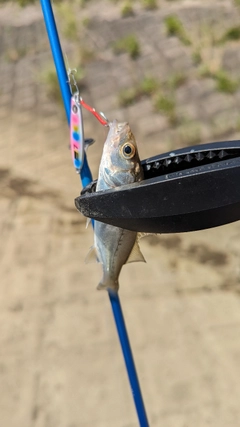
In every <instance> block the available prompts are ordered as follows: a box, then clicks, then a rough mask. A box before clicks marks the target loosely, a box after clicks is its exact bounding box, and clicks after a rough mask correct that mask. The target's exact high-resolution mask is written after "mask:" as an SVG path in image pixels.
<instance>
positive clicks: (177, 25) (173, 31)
mask: <svg viewBox="0 0 240 427" xmlns="http://www.w3.org/2000/svg"><path fill="white" fill-rule="evenodd" d="M164 22H165V25H166V29H167V34H168V36H176V37H178V38H179V40H181V42H182V43H184V44H185V45H190V44H191V41H190V39H189V37H188V36H187V34H186V31H185V29H184V27H183V24H182V23H181V21H180V19H179V18H178V17H177V16H176V15H169V16H167V17H166V18H165V20H164Z"/></svg>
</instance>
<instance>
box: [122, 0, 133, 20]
mask: <svg viewBox="0 0 240 427" xmlns="http://www.w3.org/2000/svg"><path fill="white" fill-rule="evenodd" d="M121 15H122V17H123V18H127V17H128V16H134V10H133V7H132V4H131V2H130V1H126V2H125V3H123V5H122V9H121Z"/></svg>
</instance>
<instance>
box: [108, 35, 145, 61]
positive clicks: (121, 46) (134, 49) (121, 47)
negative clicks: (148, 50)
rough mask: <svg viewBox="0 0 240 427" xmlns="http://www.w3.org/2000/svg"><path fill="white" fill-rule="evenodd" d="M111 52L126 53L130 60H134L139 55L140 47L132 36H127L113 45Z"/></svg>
mask: <svg viewBox="0 0 240 427" xmlns="http://www.w3.org/2000/svg"><path fill="white" fill-rule="evenodd" d="M113 50H114V52H115V53H116V54H119V53H123V52H126V53H128V54H129V56H130V58H132V59H136V58H138V56H139V55H140V45H139V42H138V40H137V38H136V36H135V35H134V34H129V35H128V36H126V37H123V38H122V39H120V40H117V41H116V42H115V43H114V44H113Z"/></svg>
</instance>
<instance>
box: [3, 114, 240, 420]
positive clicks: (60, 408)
mask: <svg viewBox="0 0 240 427" xmlns="http://www.w3.org/2000/svg"><path fill="white" fill-rule="evenodd" d="M22 122H23V123H24V127H23V126H22ZM54 123H55V125H53V121H52V123H51V126H50V127H52V129H49V121H48V119H41V121H40V122H36V123H35V122H34V120H33V117H32V116H29V117H28V116H24V118H23V117H21V115H20V114H18V115H17V114H16V115H14V117H13V118H12V120H11V124H10V120H9V123H8V118H6V121H5V125H6V124H9V126H4V127H3V126H2V127H1V129H0V130H1V134H2V135H5V138H3V139H1V145H0V149H1V156H0V159H1V161H0V172H1V199H0V213H1V215H0V221H1V222H0V226H1V248H0V256H1V264H0V268H1V283H0V286H1V293H0V304H1V311H0V316H1V327H0V341H1V345H0V349H1V350H0V373H1V381H0V395H1V398H0V420H1V422H0V425H1V426H4V427H5V426H6V427H17V426H24V427H45V426H46V427H47V426H49V427H55V426H56V427H61V426H64V427H90V426H100V427H108V426H116V427H131V426H137V425H138V423H137V418H136V414H135V409H134V405H133V401H132V397H131V393H130V389H129V385H128V380H127V375H126V371H125V367H124V362H123V358H122V354H121V350H120V346H119V342H118V337H117V334H116V330H115V326H114V321H113V317H112V314H111V308H110V304H109V301H108V296H107V293H105V292H97V291H96V290H95V288H96V285H97V283H98V280H99V278H100V274H101V272H100V267H99V266H98V265H97V264H96V265H95V264H88V265H86V264H85V262H84V259H85V257H86V254H87V251H88V248H89V247H90V246H91V244H92V240H93V236H92V230H91V229H90V228H89V229H88V230H86V229H85V219H84V218H83V217H82V216H81V215H80V214H79V213H78V212H77V211H76V210H75V208H74V205H73V199H74V197H75V196H76V195H78V193H79V191H80V184H79V181H78V177H77V176H76V175H75V173H74V171H73V169H72V166H71V162H70V159H69V153H68V150H67V138H68V130H67V127H66V125H65V123H64V120H63V118H62V116H61V115H60V116H59V117H58V116H56V119H55V122H54ZM2 124H3V122H2ZM34 132H35V135H37V137H36V138H37V139H36V138H35V140H34V141H35V142H34V147H35V149H34V150H33V146H32V137H33V134H34ZM100 134H101V131H100ZM102 136H103V138H102V140H101V139H100V140H99V141H97V142H96V143H95V146H94V147H92V148H91V151H90V149H89V162H90V164H91V166H93V170H94V171H95V172H94V173H96V171H97V167H98V161H99V157H100V155H101V147H102V143H103V140H104V133H103V134H102ZM6 141H8V144H6V143H5V142H6ZM16 141H20V142H19V143H18V144H16ZM239 238H240V223H239V222H237V223H235V224H232V225H227V226H224V227H220V228H216V229H212V230H208V231H201V232H196V233H190V234H182V235H168V236H166V235H162V236H159V237H156V236H155V237H154V236H150V237H148V238H146V239H143V240H142V244H141V247H142V251H143V253H144V255H145V257H146V259H147V264H141V263H140V264H139V263H136V264H132V265H131V264H130V265H128V266H126V267H124V269H123V272H122V274H121V278H120V283H121V289H120V296H121V301H122V306H123V310H124V314H125V319H126V323H127V327H128V331H129V336H130V339H131V343H132V348H133V352H134V356H135V361H136V365H137V368H138V372H139V378H140V382H141V386H142V391H143V396H144V399H145V403H146V408H147V412H148V415H149V420H150V423H151V425H152V426H165V427H168V426H169V427H186V426H192V425H194V426H199V427H204V426H216V427H221V426H224V427H225V426H233V427H236V426H238V425H239V426H240V409H239V393H240V386H239V380H238V379H239V374H240V368H239V366H240V364H239V359H240V343H239V339H238V337H239V332H240V300H239V277H240V276H239V274H240V270H239V256H240V254H239Z"/></svg>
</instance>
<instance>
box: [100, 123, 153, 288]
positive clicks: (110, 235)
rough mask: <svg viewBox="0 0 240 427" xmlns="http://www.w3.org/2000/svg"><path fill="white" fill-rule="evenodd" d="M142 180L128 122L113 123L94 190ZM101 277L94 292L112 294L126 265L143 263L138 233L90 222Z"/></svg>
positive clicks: (141, 172) (110, 124) (140, 168)
mask: <svg viewBox="0 0 240 427" xmlns="http://www.w3.org/2000/svg"><path fill="white" fill-rule="evenodd" d="M142 179H143V170H142V167H141V163H140V159H139V156H138V151H137V145H136V141H135V138H134V135H133V133H132V131H131V129H130V126H129V124H128V123H126V122H125V123H119V122H118V121H117V120H114V121H113V122H111V123H109V132H108V135H107V139H106V141H105V144H104V148H103V154H102V159H101V162H100V167H99V176H98V181H97V187H96V191H104V190H108V189H110V188H111V189H112V188H114V187H118V186H121V185H125V184H132V183H134V182H138V181H141V180H142ZM92 250H93V252H95V254H96V257H97V260H98V262H100V263H101V264H102V268H103V277H102V280H101V281H100V282H99V284H98V287H97V289H108V290H113V291H115V292H117V291H118V289H119V282H118V278H119V274H120V271H121V269H122V266H123V265H124V264H126V263H128V262H134V261H144V262H145V259H144V257H143V255H142V253H141V251H140V249H139V246H138V234H137V232H134V231H129V230H124V229H122V228H118V227H114V226H112V225H108V224H104V223H101V222H99V221H95V223H94V246H93V248H92Z"/></svg>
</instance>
